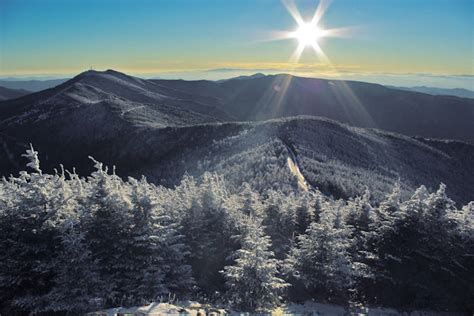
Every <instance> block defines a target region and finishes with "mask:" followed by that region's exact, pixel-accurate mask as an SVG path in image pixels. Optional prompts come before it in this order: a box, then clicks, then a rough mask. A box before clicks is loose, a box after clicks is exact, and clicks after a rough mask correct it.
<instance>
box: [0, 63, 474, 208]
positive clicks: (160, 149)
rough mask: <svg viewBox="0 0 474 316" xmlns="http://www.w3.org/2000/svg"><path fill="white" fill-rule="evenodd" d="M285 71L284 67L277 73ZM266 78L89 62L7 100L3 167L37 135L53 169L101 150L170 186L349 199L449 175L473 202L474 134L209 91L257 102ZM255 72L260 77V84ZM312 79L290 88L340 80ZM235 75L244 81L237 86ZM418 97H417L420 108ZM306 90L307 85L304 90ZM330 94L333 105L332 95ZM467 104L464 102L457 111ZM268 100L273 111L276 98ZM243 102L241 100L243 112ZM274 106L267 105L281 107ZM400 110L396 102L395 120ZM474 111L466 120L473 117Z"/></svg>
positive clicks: (82, 167)
mask: <svg viewBox="0 0 474 316" xmlns="http://www.w3.org/2000/svg"><path fill="white" fill-rule="evenodd" d="M277 78H280V77H278V76H277V77H274V78H273V79H277ZM267 79H268V76H266V77H261V76H259V77H257V78H249V79H246V78H240V79H239V80H228V81H225V82H220V83H216V82H208V81H199V82H194V83H193V82H186V81H176V82H173V84H171V83H170V82H165V81H156V80H143V79H139V78H135V77H131V76H127V75H125V74H122V73H118V72H115V71H111V70H108V71H105V72H97V71H87V72H85V73H82V74H80V75H78V76H76V77H75V78H73V79H71V80H69V81H67V82H65V83H63V84H61V85H59V86H57V87H55V88H52V89H48V90H44V91H41V92H37V93H33V94H29V95H26V96H24V97H21V98H19V99H16V100H10V101H5V102H0V144H1V147H0V150H1V153H2V154H1V155H0V175H8V174H10V173H15V172H18V171H19V170H20V168H21V166H22V165H23V164H22V163H21V159H22V158H21V154H22V153H23V152H24V151H25V148H27V147H29V145H28V144H29V143H33V144H34V146H35V148H36V149H38V150H39V152H40V153H41V154H42V155H45V157H42V159H41V161H42V163H43V167H44V170H50V171H51V170H52V169H53V168H56V167H58V165H59V164H60V163H62V164H64V165H65V166H66V167H67V168H70V169H71V168H72V167H76V169H77V170H78V171H79V172H82V173H89V172H90V168H91V165H90V162H89V159H88V158H87V157H88V156H89V155H92V156H94V157H95V158H97V159H99V160H100V161H103V162H104V163H106V164H108V165H116V166H117V167H118V170H119V171H118V172H119V174H121V175H123V176H126V175H135V176H141V175H142V174H144V175H146V176H147V177H148V178H149V179H150V180H151V181H153V182H155V183H161V184H165V185H168V186H172V185H174V184H176V183H177V182H179V181H180V179H181V178H182V176H183V175H184V174H185V173H189V174H191V175H196V176H200V175H202V174H203V173H204V172H206V171H213V172H217V173H220V174H223V175H224V176H225V177H226V178H227V179H228V180H229V181H230V182H231V183H234V184H235V185H240V184H241V183H242V182H243V181H246V182H249V183H251V185H252V186H254V187H256V188H257V189H259V190H262V191H263V190H266V189H268V188H275V189H281V188H284V189H285V190H297V189H298V188H300V189H301V188H303V189H311V188H319V189H321V190H322V191H323V192H325V193H327V194H330V195H333V196H335V197H344V198H346V197H349V196H355V195H357V194H360V193H362V192H363V191H364V188H365V186H368V187H369V188H370V189H371V191H372V192H374V194H375V196H382V195H383V194H384V193H385V192H387V190H390V189H391V187H392V185H393V183H394V182H395V181H397V179H400V181H401V183H402V186H403V187H404V188H405V189H414V188H416V187H418V186H420V185H422V184H424V185H427V186H429V187H430V188H432V189H434V188H436V187H437V186H438V185H439V183H440V182H444V183H445V184H446V185H447V186H448V190H449V192H448V193H449V195H450V196H451V197H453V198H454V199H456V200H457V201H459V202H466V201H470V200H474V192H473V191H472V190H471V189H470V188H472V187H474V166H473V164H472V161H474V146H472V145H470V144H468V143H463V142H459V141H436V140H427V139H422V138H413V137H408V136H401V135H399V134H392V133H389V132H382V131H380V130H372V129H363V128H355V127H350V126H348V125H344V124H341V123H337V122H335V121H331V120H328V119H323V118H316V117H313V116H305V117H296V118H294V117H293V118H284V119H276V120H270V121H262V122H255V121H253V122H248V123H242V122H229V120H230V118H229V116H226V114H224V113H223V112H222V111H221V110H220V109H219V106H222V104H223V103H222V102H223V100H225V98H226V97H225V94H222V95H217V96H216V95H215V96H209V95H204V94H210V93H211V92H212V91H221V90H219V89H218V87H219V86H221V85H227V84H230V86H229V87H227V88H226V89H231V90H226V91H227V92H229V91H234V90H232V89H234V88H236V87H240V88H241V89H242V91H240V90H235V91H234V92H235V95H236V98H237V99H239V100H241V98H242V97H243V96H244V95H246V96H247V97H248V99H247V101H246V102H250V101H251V100H255V99H256V98H258V95H260V93H261V91H260V90H259V89H258V88H259V87H260V88H264V87H265V85H266V84H267V81H266V80H267ZM273 79H272V80H273ZM249 80H251V81H252V85H253V84H255V85H256V87H253V86H251V85H249ZM254 80H264V81H263V83H262V82H260V83H259V82H253V81H254ZM306 80H309V79H304V78H293V79H292V82H294V83H293V84H295V85H297V86H298V87H294V88H292V89H293V92H290V96H289V97H290V98H293V97H296V92H297V91H303V92H304V91H306V90H308V89H309V90H311V89H310V88H311V87H312V88H313V90H314V89H316V88H315V87H318V85H319V87H320V88H321V87H322V88H321V89H323V88H324V89H330V88H328V87H329V86H331V82H330V81H317V80H316V81H306ZM233 81H236V82H237V81H238V82H239V84H238V85H237V86H236V85H234V84H233V83H232V82H233ZM245 82H247V83H246V84H245ZM242 83H244V84H243V85H242ZM358 84H360V83H358ZM360 85H362V86H364V85H365V84H360ZM356 86H357V85H356ZM372 86H374V85H367V86H364V87H365V88H366V92H367V94H366V95H371V94H372V95H374V94H375V95H376V94H377V93H381V92H380V91H382V90H373V89H372ZM195 87H199V88H200V89H199V90H200V91H201V96H199V95H197V93H196V92H197V91H195V90H193V89H194V88H195ZM232 87H233V88H232ZM354 87H355V86H354ZM377 87H378V86H377ZM191 88H192V89H191ZM297 88H298V89H297ZM381 88H383V89H386V88H384V87H381ZM301 89H303V90H301ZM305 89H306V90H305ZM309 90H308V91H309ZM182 91H187V92H182ZM377 91H378V92H377ZM383 91H385V90H383ZM383 91H382V92H383ZM227 92H226V93H227ZM244 92H245V93H248V94H245V93H244ZM312 93H316V92H314V91H313V92H312ZM387 93H388V92H387ZM390 93H391V92H390ZM403 93H405V92H403ZM406 93H408V92H406ZM239 95H240V97H239ZM382 95H383V96H384V98H385V97H386V96H387V95H386V94H383V93H382ZM389 95H390V94H389ZM416 95H417V94H415V99H414V101H413V102H414V103H413V104H412V105H413V107H414V108H416V109H418V110H420V109H421V108H422V106H420V105H419V104H418V105H417V103H416V102H418V101H417V100H416ZM292 96H293V97H292ZM315 96H318V95H317V93H316V94H315ZM323 96H324V98H326V97H329V95H328V94H326V93H322V94H320V95H319V97H323ZM300 97H301V98H303V99H304V98H308V95H307V94H305V93H303V94H302V95H301V96H300ZM405 97H406V96H404V98H405ZM334 98H335V99H333V101H334V100H336V101H334V102H336V103H335V108H336V109H334V110H331V111H336V112H337V111H342V110H341V109H339V110H337V107H338V106H340V105H341V104H340V103H337V102H338V101H337V98H336V96H334ZM384 98H382V99H384ZM237 99H235V100H237ZM294 100H296V99H294ZM308 100H309V99H308ZM316 100H322V99H316ZM401 100H402V101H403V100H404V99H403V98H402V99H401ZM456 100H461V99H459V98H456ZM274 101H275V102H277V101H278V100H274ZM282 102H283V101H282ZM285 102H286V103H285ZM285 102H283V103H280V105H281V106H282V107H283V108H285V107H286V108H287V109H289V107H288V101H285ZM318 102H319V101H318ZM324 102H329V99H328V100H325V101H324ZM324 102H322V103H321V107H322V108H325V106H326V105H327V104H326V103H324ZM285 104H286V105H285ZM295 104H299V103H297V102H296V103H295ZM305 104H306V106H307V107H306V108H307V109H310V108H311V106H310V103H305ZM325 104H326V105H325ZM466 104H467V103H466ZM466 104H464V103H463V104H458V105H453V109H455V108H456V106H460V107H461V108H462V107H463V106H464V105H466ZM277 105H278V104H276V105H275V106H277ZM467 105H469V104H467ZM235 106H237V105H235ZM259 106H262V111H263V109H266V106H274V105H272V104H271V103H266V104H263V103H260V104H259ZM302 107H303V108H305V105H303V106H302ZM244 110H245V108H236V109H235V112H234V113H235V114H237V113H243V112H241V111H244ZM267 110H269V111H270V110H271V111H273V110H272V109H269V108H267ZM418 110H417V111H418ZM472 110H473V111H474V107H473V108H472ZM239 111H240V112H239ZM271 111H270V112H268V113H270V114H272V113H273V112H271ZM285 111H286V110H285ZM336 112H334V113H336ZM389 112H390V111H389ZM454 112H455V111H454V110H453V113H454ZM260 113H263V112H260ZM285 113H287V114H288V115H289V114H291V113H292V112H285ZM296 113H298V111H297V112H296ZM341 113H344V111H342V112H341ZM270 114H269V115H270ZM274 114H275V113H274ZM372 114H374V113H372ZM397 115H399V114H398V112H396V111H395V112H394V113H393V116H394V117H395V119H394V121H397V118H396V117H397ZM435 115H439V120H440V121H442V120H443V119H446V117H444V116H442V115H441V113H436V114H435ZM453 115H454V116H457V114H456V115H455V114H453ZM453 115H451V116H453ZM469 115H470V114H469V113H466V114H465V115H464V116H463V117H460V118H459V119H460V120H466V119H469ZM270 116H271V115H270ZM448 116H449V115H448ZM383 119H384V120H385V119H387V120H388V118H387V117H385V118H383ZM407 120H408V121H409V120H410V118H409V117H408V118H407ZM219 121H228V122H226V123H222V122H219ZM394 124H395V123H394ZM397 124H398V123H397ZM410 124H411V123H407V125H406V126H408V125H410ZM423 124H424V122H423V121H420V122H419V125H423ZM458 127H459V131H458V133H461V134H462V136H463V137H470V136H469V135H470V134H469V133H470V132H469V131H470V129H469V128H467V127H465V126H464V127H463V125H462V124H461V123H460V126H458ZM442 132H445V131H443V130H441V131H440V133H442ZM461 134H460V135H461ZM46 155H47V156H46ZM19 161H20V162H19Z"/></svg>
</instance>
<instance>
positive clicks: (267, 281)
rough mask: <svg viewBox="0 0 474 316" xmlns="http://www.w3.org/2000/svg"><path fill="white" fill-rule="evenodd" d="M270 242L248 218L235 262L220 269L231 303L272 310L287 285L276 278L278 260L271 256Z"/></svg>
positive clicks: (253, 309)
mask: <svg viewBox="0 0 474 316" xmlns="http://www.w3.org/2000/svg"><path fill="white" fill-rule="evenodd" d="M270 245H271V242H270V238H269V237H267V236H265V235H264V232H263V228H262V227H261V226H260V225H258V224H257V223H256V222H255V221H253V220H251V221H250V222H249V224H248V228H247V232H246V233H245V236H244V237H243V239H242V247H241V248H240V249H239V250H237V251H236V253H235V255H234V260H235V263H234V264H233V265H231V266H226V267H225V268H224V270H223V271H222V273H223V274H224V277H225V279H226V285H227V287H228V296H229V299H230V302H231V304H232V305H234V306H237V307H239V308H241V309H243V310H250V311H256V310H262V309H271V308H273V307H274V306H275V305H277V304H278V303H279V301H280V294H281V292H282V290H283V289H284V288H286V287H287V286H288V284H287V283H285V282H284V281H283V280H282V279H280V278H279V277H278V265H279V262H278V260H276V259H274V258H273V252H272V251H270V250H269V248H270Z"/></svg>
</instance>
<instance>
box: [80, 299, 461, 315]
mask: <svg viewBox="0 0 474 316" xmlns="http://www.w3.org/2000/svg"><path fill="white" fill-rule="evenodd" d="M206 311H207V312H208V314H206ZM210 312H212V313H210ZM119 313H120V315H124V314H125V315H127V314H129V315H134V316H135V315H136V316H145V315H146V316H158V315H160V316H161V315H176V316H179V315H190V316H197V315H198V313H200V315H216V316H217V315H229V316H240V315H246V316H247V315H257V314H252V313H246V312H241V311H234V310H226V309H223V308H215V307H211V306H210V305H202V304H199V303H197V302H193V301H183V302H176V304H170V303H161V302H160V303H158V302H154V303H151V304H149V305H145V306H140V307H130V308H124V307H118V308H111V309H108V310H104V311H98V312H91V313H88V314H87V316H116V315H119ZM258 315H272V316H302V315H313V316H323V315H325V316H326V315H327V316H328V315H331V316H345V315H349V312H348V310H347V309H346V308H344V307H342V306H340V305H333V304H323V303H317V302H313V301H307V302H304V303H303V304H294V303H289V304H285V305H282V306H280V307H278V308H276V309H274V310H272V311H271V312H269V313H268V314H258ZM350 315H361V316H362V315H364V316H366V315H367V316H401V315H410V316H454V315H458V314H456V313H449V312H433V311H414V312H411V313H409V314H408V313H405V312H399V311H397V310H395V309H393V308H382V307H374V308H361V309H360V310H358V311H357V314H354V313H351V314H350Z"/></svg>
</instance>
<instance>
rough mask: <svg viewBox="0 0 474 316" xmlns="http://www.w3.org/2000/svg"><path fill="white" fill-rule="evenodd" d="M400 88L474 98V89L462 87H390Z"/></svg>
mask: <svg viewBox="0 0 474 316" xmlns="http://www.w3.org/2000/svg"><path fill="white" fill-rule="evenodd" d="M390 88H394V89H399V90H405V91H415V92H422V93H427V94H431V95H451V96H456V97H460V98H471V99H474V91H472V90H468V89H462V88H454V89H443V88H433V87H425V86H418V87H390Z"/></svg>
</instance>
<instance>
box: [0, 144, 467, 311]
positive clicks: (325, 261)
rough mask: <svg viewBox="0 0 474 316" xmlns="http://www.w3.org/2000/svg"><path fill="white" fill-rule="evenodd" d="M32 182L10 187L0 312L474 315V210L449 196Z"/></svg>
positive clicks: (14, 180)
mask: <svg viewBox="0 0 474 316" xmlns="http://www.w3.org/2000/svg"><path fill="white" fill-rule="evenodd" d="M25 157H26V159H27V161H28V167H29V168H30V170H31V172H28V171H22V172H21V173H20V175H19V176H17V177H10V178H9V179H3V181H1V182H0V280H1V281H2V282H0V311H1V312H2V314H3V313H5V314H7V315H17V314H19V315H21V314H26V313H33V314H42V315H51V314H53V313H54V314H56V313H57V314H67V315H71V314H73V315H76V314H81V313H84V312H87V311H91V310H98V309H103V308H110V307H114V306H136V305H143V304H149V303H150V302H153V301H160V297H161V298H163V297H167V296H168V297H169V296H170V295H173V296H176V297H178V298H180V299H194V300H199V301H202V302H209V303H212V304H215V305H217V306H221V307H225V308H233V309H234V310H241V311H256V312H262V311H265V310H269V309H272V308H274V307H275V306H277V305H278V304H280V303H281V302H283V301H292V302H300V301H304V300H309V299H311V300H316V301H318V302H323V303H324V302H325V303H333V304H340V305H343V306H345V307H346V308H347V310H348V311H351V310H356V308H357V306H361V305H375V306H386V307H394V308H398V309H400V310H404V311H410V310H413V309H422V308H426V309H430V310H440V311H453V312H459V313H468V314H469V313H472V311H473V310H474V306H473V305H472V304H473V302H474V300H473V299H474V297H473V293H474V289H473V284H474V282H473V281H474V280H473V275H474V271H473V267H474V262H473V256H471V255H468V254H471V253H473V251H474V238H473V235H474V202H471V203H470V204H468V205H465V206H460V207H456V205H455V202H454V201H452V200H451V199H450V198H449V197H448V196H447V195H446V186H445V185H440V186H439V188H438V189H437V190H436V191H434V192H429V191H428V190H427V189H426V188H425V187H424V186H421V187H419V188H417V189H416V190H414V191H411V192H409V194H408V196H407V197H406V198H403V197H402V192H401V188H400V185H399V183H395V184H394V185H393V187H392V188H391V190H390V192H389V193H388V194H387V195H386V196H384V197H383V198H382V199H381V200H380V202H379V203H374V202H371V193H370V190H368V189H366V190H365V192H364V194H363V195H361V196H358V197H356V198H352V199H348V200H335V199H331V198H328V197H327V196H325V195H324V194H322V193H321V192H319V191H318V190H311V191H302V190H298V191H295V192H293V193H287V192H283V191H281V190H273V189H269V190H266V191H264V192H258V191H255V190H253V189H252V188H251V186H250V185H248V184H247V183H242V185H241V186H240V187H238V188H236V187H235V186H233V185H230V186H229V185H228V183H227V181H226V180H225V178H223V177H221V176H219V175H216V174H212V173H206V174H205V175H204V176H203V177H202V178H201V179H199V180H198V179H195V178H193V177H189V176H185V177H184V178H183V179H182V181H181V182H180V184H179V185H177V186H176V187H175V188H173V189H167V188H164V187H162V186H155V185H153V184H151V183H149V182H147V180H146V179H145V178H142V179H141V180H136V179H134V178H128V179H127V180H126V181H124V180H122V179H121V178H120V177H118V176H117V175H116V172H117V171H119V170H115V169H112V168H107V167H104V165H103V164H102V163H100V162H98V161H96V160H94V159H92V158H91V164H94V166H95V171H94V172H93V173H91V174H90V175H88V177H87V178H85V177H80V176H78V175H77V174H76V173H74V172H73V171H72V172H69V171H65V170H64V169H59V171H58V172H56V173H54V174H47V173H45V172H43V170H42V169H41V163H40V160H39V158H38V153H37V152H36V151H35V150H34V149H33V148H31V149H29V150H28V151H27V153H26V154H25Z"/></svg>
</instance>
